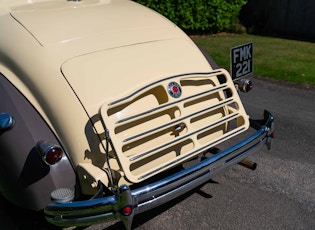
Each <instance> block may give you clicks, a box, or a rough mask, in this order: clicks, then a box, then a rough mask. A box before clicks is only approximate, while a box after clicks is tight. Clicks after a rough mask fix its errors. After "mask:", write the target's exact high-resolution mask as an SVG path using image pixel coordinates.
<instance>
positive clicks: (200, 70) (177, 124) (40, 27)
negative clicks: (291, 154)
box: [0, 0, 272, 227]
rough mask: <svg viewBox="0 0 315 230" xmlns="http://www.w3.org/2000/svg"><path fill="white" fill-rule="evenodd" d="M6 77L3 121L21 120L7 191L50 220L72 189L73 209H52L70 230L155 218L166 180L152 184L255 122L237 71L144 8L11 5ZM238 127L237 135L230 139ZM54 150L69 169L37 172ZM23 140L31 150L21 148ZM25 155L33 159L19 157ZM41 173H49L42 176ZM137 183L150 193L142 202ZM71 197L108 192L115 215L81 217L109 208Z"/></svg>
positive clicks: (13, 135)
mask: <svg viewBox="0 0 315 230" xmlns="http://www.w3.org/2000/svg"><path fill="white" fill-rule="evenodd" d="M0 74H1V75H0V77H1V78H0V79H1V82H0V83H1V84H0V87H2V89H3V90H2V99H1V100H2V101H0V114H1V113H2V114H5V115H1V116H2V119H3V120H4V119H7V118H8V117H12V119H14V120H15V122H14V124H12V125H11V126H10V127H6V126H5V122H4V121H3V120H2V121H1V122H2V124H1V127H2V130H1V134H0V150H1V151H3V152H6V157H7V158H8V159H9V161H8V162H9V163H8V164H6V165H5V166H1V167H2V170H3V172H1V173H5V171H10V173H9V174H8V175H7V176H2V177H1V180H0V183H1V184H0V189H1V193H2V194H3V195H4V196H5V197H6V198H7V199H9V200H10V201H12V202H14V203H16V204H17V205H20V206H22V207H24V208H30V209H34V210H41V209H44V208H45V207H46V206H47V205H49V203H51V201H50V199H51V195H50V194H51V193H53V192H54V191H58V189H59V188H65V189H66V190H62V191H63V192H65V193H66V194H63V195H62V196H65V197H60V199H61V200H62V202H64V203H63V204H57V205H56V206H54V205H50V206H49V207H48V208H46V214H47V216H48V217H47V219H48V220H49V221H51V222H52V223H54V224H57V225H61V226H71V225H86V224H93V223H97V222H99V221H106V220H111V219H115V218H121V219H122V220H123V221H124V222H125V223H126V227H130V224H131V220H132V216H133V215H134V214H137V213H140V212H142V211H145V210H147V209H148V207H146V206H145V205H140V203H139V202H140V200H141V199H142V198H139V197H141V196H142V195H143V191H144V190H148V191H151V192H152V191H153V190H152V187H150V186H151V185H152V186H153V185H154V186H157V187H159V188H160V186H162V184H164V182H165V181H164V182H163V181H159V180H158V179H157V180H156V181H155V182H151V181H150V182H148V181H149V180H150V179H152V178H155V177H158V176H159V174H160V173H164V172H165V171H167V170H168V169H171V168H174V167H178V166H179V165H181V164H182V163H184V162H186V161H188V160H191V159H192V158H196V157H197V156H199V155H200V154H203V153H204V152H206V150H207V149H209V148H212V147H214V146H215V145H216V144H218V143H221V142H223V141H224V140H227V139H230V138H232V137H233V136H235V135H237V134H238V133H241V132H243V131H245V130H247V129H248V127H249V123H250V122H249V119H248V116H247V114H246V112H245V110H244V108H243V106H242V103H241V101H240V99H239V97H238V93H237V91H236V89H235V88H234V82H233V81H232V79H231V78H230V76H229V73H228V72H227V71H226V70H223V69H217V68H216V67H215V65H213V64H212V60H211V59H210V63H209V59H208V60H207V58H205V56H204V54H203V53H202V52H201V51H200V50H199V48H198V47H197V46H196V45H195V44H194V43H193V42H192V41H191V39H190V38H189V37H188V36H187V35H185V34H184V33H183V32H182V31H181V30H180V29H179V28H178V27H177V26H175V25H174V24H172V23H171V22H169V21H168V20H167V19H165V18H164V17H162V16H161V15H159V14H157V13H155V12H153V11H151V10H149V9H147V8H145V7H143V6H140V5H138V4H136V3H134V2H132V1H125V0H82V1H66V0H51V1H50V0H48V1H45V0H34V1H21V0H17V1H12V0H10V1H9V0H1V1H0ZM218 76H219V77H218ZM222 79H223V80H222ZM172 87H175V88H172ZM13 94H14V95H15V96H12V95H13ZM227 95H230V96H227ZM17 98H20V99H19V100H18V99H17ZM20 104H27V106H28V110H29V111H33V112H29V113H28V114H24V113H26V112H25V111H28V110H25V111H24V112H23V109H20V107H19V105H20ZM32 109H33V110H32ZM10 111H12V112H10ZM14 113H15V114H14ZM32 113H34V115H32ZM7 116H8V117H7ZM37 116H38V118H37ZM35 117H36V119H35ZM32 118H33V120H32ZM266 119H269V120H266V121H267V123H268V126H263V128H261V127H260V126H259V128H260V129H259V128H258V130H261V132H260V133H258V134H256V135H257V136H263V137H264V138H265V139H263V141H261V139H260V141H259V145H260V144H262V143H265V142H266V140H267V139H268V135H269V134H270V128H271V120H272V117H271V116H269V117H268V116H267V117H266ZM39 120H41V122H42V124H41V125H38V127H40V126H43V127H44V128H43V129H40V130H39V128H37V125H36V124H37V122H39ZM231 121H233V122H235V123H236V127H235V128H234V129H233V131H231V132H230V131H228V128H229V127H228V126H230V123H231ZM21 123H22V124H24V125H20V124H21ZM209 124H211V125H209ZM22 126H23V127H22ZM43 130H45V131H43ZM33 133H36V135H35V134H33ZM43 133H45V134H43ZM27 135H29V136H30V138H25V139H23V136H24V137H25V136H27ZM252 138H253V137H252ZM47 139H49V140H47ZM42 140H45V141H46V140H47V141H49V143H55V144H56V145H58V146H61V147H62V149H63V151H64V155H63V157H62V159H61V161H60V162H58V163H56V164H54V165H50V166H47V165H45V164H42V165H41V163H40V162H37V161H36V162H37V163H36V164H34V165H33V163H32V160H30V159H33V158H34V157H35V158H36V156H35V155H36V154H35V155H34V153H35V152H38V148H39V147H38V146H39V144H38V142H39V141H42ZM23 141H24V142H27V144H25V145H24V144H23V145H22V147H21V149H19V150H17V147H16V145H19V144H20V143H21V142H23ZM41 143H42V142H41ZM36 145H37V150H36V148H35V146H36ZM16 151H20V152H23V151H25V153H21V155H20V156H19V157H18V155H17V153H16ZM232 152H233V151H232ZM1 154H3V153H1ZM233 154H234V155H233ZM233 154H232V155H233V156H232V155H230V158H231V159H234V158H236V157H238V156H240V155H241V156H240V157H239V158H237V159H235V160H233V164H234V163H237V162H239V161H241V160H242V159H243V158H244V157H246V156H247V155H248V154H247V153H246V154H243V155H242V154H241V153H237V154H236V153H235V151H234V153H233ZM225 155H228V154H225ZM225 155H224V156H225ZM214 156H215V157H216V156H220V155H214ZM17 158H18V159H19V160H17ZM217 160H218V159H217ZM217 160H214V159H213V158H212V162H211V163H210V162H208V163H207V164H208V165H211V167H210V166H209V167H210V168H211V170H209V169H208V171H211V173H212V171H217V169H221V168H222V169H224V168H225V166H229V165H230V163H227V160H225V163H222V162H219V161H218V162H217ZM42 163H43V162H42ZM203 164H204V163H203ZM12 165H16V168H14V169H11V168H12V167H11V166H12ZM37 167H38V169H37ZM199 167H201V166H200V165H199ZM9 168H10V169H9ZM31 169H32V170H36V169H37V170H38V171H39V172H42V175H40V176H38V178H36V177H34V176H33V174H32V173H31V171H32V170H31ZM193 170H196V169H193ZM14 171H15V172H14ZM186 174H188V171H186ZM21 175H23V177H22V176H21ZM209 176H211V175H208V176H207V178H208V179H209ZM21 178H22V179H23V178H24V179H25V180H24V181H23V182H21ZM167 178H168V177H167ZM171 178H173V177H172V175H171ZM177 179H179V178H177ZM171 180H174V178H173V179H171ZM188 180H189V181H191V180H192V178H190V179H185V181H186V182H185V183H183V184H182V185H184V186H186V184H188V183H187V181H188ZM8 181H11V182H14V183H13V184H14V185H9V184H10V183H9V182H8ZM19 183H20V184H19ZM21 183H22V184H23V186H21ZM148 183H152V184H151V185H150V186H149V187H146V189H144V190H141V189H140V190H139V187H141V186H142V185H144V184H146V186H147V184H148ZM198 183H200V182H198ZM76 184H77V185H78V186H77V188H76ZM134 185H137V186H138V190H134V193H132V192H131V190H132V189H130V188H132V186H134ZM182 185H179V184H176V185H175V184H174V185H173V187H174V186H175V187H177V186H182ZM45 186H46V187H47V188H46V189H44V190H45V191H44V192H43V189H42V188H43V187H45ZM102 186H105V187H107V188H108V190H109V191H110V192H109V193H108V192H107V193H106V192H105V191H104V190H102V189H101V187H102ZM186 187H187V186H186ZM168 189H170V188H168ZM187 189H188V188H187ZM69 190H71V191H74V190H76V197H77V195H80V194H84V195H95V194H97V193H98V194H100V191H101V197H98V198H97V199H96V200H93V202H96V201H97V202H100V203H102V204H103V208H104V210H106V211H108V213H106V215H105V214H104V215H103V216H96V214H95V213H90V215H91V217H90V218H89V219H87V218H85V220H83V219H84V218H83V219H81V218H80V217H79V216H77V215H78V214H79V213H80V212H81V213H84V211H82V210H88V209H90V208H91V207H93V205H97V206H98V207H100V204H99V203H97V202H96V203H97V204H96V203H93V202H92V203H93V204H92V203H80V202H79V201H76V202H71V201H72V198H71V199H69V200H67V199H68V198H67V195H69V194H68V193H67V191H69ZM162 190H163V189H162ZM39 191H40V192H39ZM59 191H60V190H59ZM156 194H158V193H156ZM180 194H181V192H178V193H177V194H176V195H174V194H172V195H171V197H174V196H177V195H180ZM52 196H53V195H52ZM69 196H71V193H70V195H69ZM144 196H146V197H147V198H145V200H146V201H148V200H149V198H148V197H151V198H152V197H153V196H152V193H148V194H144ZM136 197H138V198H136ZM171 197H170V198H168V200H169V199H171ZM25 198H26V200H28V201H29V202H28V201H25ZM57 198H58V197H57ZM99 199H103V200H99ZM104 199H105V200H104ZM35 200H36V202H35ZM122 200H123V201H122ZM59 201H60V200H59ZM166 201H167V200H165V201H163V202H166ZM77 202H79V203H77ZM159 202H160V201H159ZM159 202H158V203H159ZM31 203H33V204H31ZM153 203H154V202H153ZM58 205H61V206H58ZM67 205H70V206H67ZM71 205H75V206H76V208H77V209H78V210H75V211H74V213H72V214H71V215H73V216H72V217H65V220H62V218H63V216H64V213H69V212H68V209H71V210H73V209H76V208H73V206H71ZM142 206H143V207H144V208H143V209H141V207H142ZM124 208H126V209H124ZM150 208H151V207H150ZM56 210H57V211H56ZM104 210H103V211H104ZM121 210H122V211H121ZM103 211H102V212H103ZM120 211H121V212H122V214H121V215H118V214H117V213H119V212H120ZM127 211H128V212H127ZM129 211H130V212H129ZM98 212H99V211H98ZM83 215H85V214H83ZM119 216H120V217H119Z"/></svg>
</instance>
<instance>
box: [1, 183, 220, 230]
mask: <svg viewBox="0 0 315 230" xmlns="http://www.w3.org/2000/svg"><path fill="white" fill-rule="evenodd" d="M208 183H211V184H218V182H216V181H213V180H211V179H210V180H209V181H208V182H206V183H204V184H202V185H200V186H199V187H197V188H195V189H193V190H191V191H190V192H187V193H185V194H183V195H182V196H179V197H177V198H175V199H174V200H171V201H170V202H167V203H165V204H163V205H161V206H158V207H156V208H154V209H152V210H149V211H146V212H144V213H141V214H139V215H136V216H135V217H134V219H133V223H132V229H134V228H138V227H141V226H142V225H144V224H145V223H147V222H148V221H150V220H152V219H154V218H155V217H156V216H159V215H160V214H162V213H163V212H165V211H167V210H169V209H170V208H172V207H174V206H176V205H177V204H179V203H180V202H182V201H183V200H185V199H187V198H188V197H190V196H191V195H193V194H199V195H200V196H202V197H204V198H205V199H211V198H212V195H211V194H208V193H206V192H203V191H202V190H201V188H202V187H203V186H204V185H205V184H208ZM0 225H1V229H16V230H19V229H40V230H41V229H43V230H44V229H45V230H58V229H61V228H58V227H56V226H53V225H51V224H49V223H48V222H47V221H46V220H45V218H44V215H43V213H41V212H33V211H29V210H24V209H22V208H19V207H17V206H15V205H13V204H11V203H9V202H8V201H7V200H5V198H4V197H2V196H1V195H0ZM89 228H90V227H72V228H71V230H84V229H89ZM92 229H94V228H93V227H92ZM98 229H100V228H98ZM101 229H104V230H121V229H124V225H123V224H122V222H121V221H118V222H114V223H113V224H111V225H110V226H109V225H107V226H105V224H104V228H103V227H102V228H101Z"/></svg>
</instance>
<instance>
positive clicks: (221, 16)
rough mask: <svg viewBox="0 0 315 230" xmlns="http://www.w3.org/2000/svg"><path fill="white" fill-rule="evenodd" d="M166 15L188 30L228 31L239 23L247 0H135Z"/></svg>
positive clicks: (232, 29)
mask: <svg viewBox="0 0 315 230" xmlns="http://www.w3.org/2000/svg"><path fill="white" fill-rule="evenodd" d="M135 1H136V2H138V3H140V4H142V5H145V6H148V7H150V8H151V9H153V10H155V11H157V12H159V13H160V14H162V15H164V16H165V17H167V18H168V19H170V20H171V21H173V22H174V23H175V24H176V25H177V26H179V27H181V28H182V29H184V30H185V31H187V32H209V33H217V32H223V31H225V32H227V31H233V32H234V30H235V28H236V25H237V18H238V16H239V13H240V10H241V8H242V6H243V5H244V4H246V2H247V0H189V1H187V0H163V1H159V0H135Z"/></svg>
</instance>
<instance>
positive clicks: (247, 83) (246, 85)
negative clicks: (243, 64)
mask: <svg viewBox="0 0 315 230" xmlns="http://www.w3.org/2000/svg"><path fill="white" fill-rule="evenodd" d="M236 83H237V84H238V88H239V90H241V91H242V92H245V93H247V92H249V91H250V90H251V89H252V88H253V83H252V81H251V80H249V79H241V80H238V81H237V82H236Z"/></svg>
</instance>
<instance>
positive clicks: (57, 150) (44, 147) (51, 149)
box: [36, 141, 64, 165]
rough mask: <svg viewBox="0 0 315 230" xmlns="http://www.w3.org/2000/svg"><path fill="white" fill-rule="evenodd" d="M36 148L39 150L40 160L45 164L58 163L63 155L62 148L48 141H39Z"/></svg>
mask: <svg viewBox="0 0 315 230" xmlns="http://www.w3.org/2000/svg"><path fill="white" fill-rule="evenodd" d="M36 149H37V151H38V152H39V154H40V156H41V158H42V160H43V161H44V162H45V163H46V164H47V165H54V164H56V163H58V162H59V161H60V160H61V158H62V157H63V155H64V151H63V149H62V148H61V147H60V146H58V145H56V144H54V143H51V142H49V141H39V142H37V144H36Z"/></svg>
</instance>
